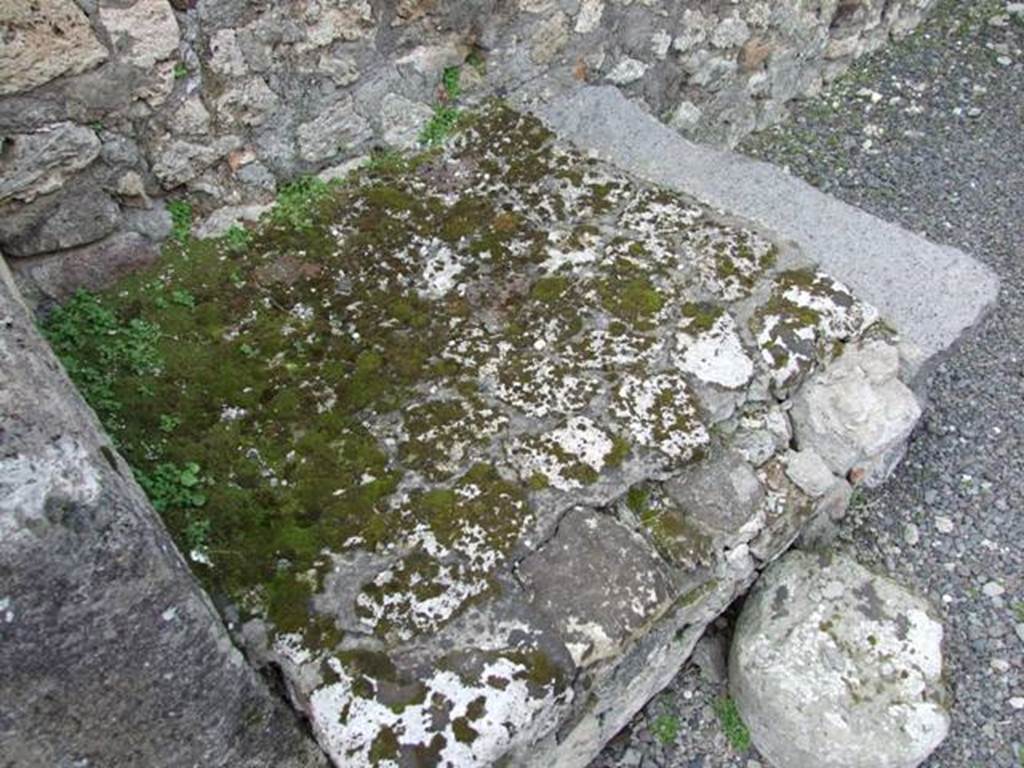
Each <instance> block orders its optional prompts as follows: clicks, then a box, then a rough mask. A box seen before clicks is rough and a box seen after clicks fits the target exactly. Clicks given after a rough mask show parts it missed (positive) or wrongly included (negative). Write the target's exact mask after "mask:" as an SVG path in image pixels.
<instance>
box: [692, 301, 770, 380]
mask: <svg viewBox="0 0 1024 768" xmlns="http://www.w3.org/2000/svg"><path fill="white" fill-rule="evenodd" d="M694 322H695V321H694V319H693V318H688V317H684V318H683V322H682V325H681V332H680V334H679V335H678V336H677V337H676V355H675V364H676V367H677V368H678V369H679V370H681V371H683V372H685V373H689V374H692V375H693V376H696V377H697V378H698V379H700V380H701V381H704V382H707V383H709V384H718V385H719V386H722V387H727V388H729V389H737V388H739V387H742V386H743V385H744V384H746V383H747V382H748V381H750V378H751V377H752V376H753V375H754V362H753V360H751V359H750V357H749V356H748V355H747V353H746V350H744V349H743V342H742V341H741V340H740V336H739V333H738V331H737V329H736V321H735V320H733V319H732V316H731V315H730V314H729V313H728V312H722V313H721V314H720V315H719V316H718V318H717V319H716V320H715V321H714V323H713V324H712V326H711V327H710V328H709V329H707V330H703V331H699V332H696V333H694V332H692V331H690V330H689V329H690V328H691V326H693V325H694Z"/></svg>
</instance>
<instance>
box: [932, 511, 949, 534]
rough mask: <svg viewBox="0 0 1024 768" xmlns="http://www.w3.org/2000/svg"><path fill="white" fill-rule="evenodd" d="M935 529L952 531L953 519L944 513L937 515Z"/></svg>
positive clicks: (946, 531)
mask: <svg viewBox="0 0 1024 768" xmlns="http://www.w3.org/2000/svg"><path fill="white" fill-rule="evenodd" d="M935 530H937V531H938V532H939V533H952V532H953V521H952V520H950V519H949V518H948V517H946V516H945V515H938V516H937V517H936V518H935Z"/></svg>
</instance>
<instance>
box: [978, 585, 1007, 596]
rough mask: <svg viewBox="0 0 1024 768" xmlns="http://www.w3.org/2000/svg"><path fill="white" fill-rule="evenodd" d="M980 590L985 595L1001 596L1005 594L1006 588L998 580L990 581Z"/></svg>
mask: <svg viewBox="0 0 1024 768" xmlns="http://www.w3.org/2000/svg"><path fill="white" fill-rule="evenodd" d="M981 592H982V594H984V595H985V596H986V597H1001V596H1002V595H1004V594H1006V588H1005V587H1003V585H1002V584H1000V583H999V582H998V581H990V582H989V583H988V584H986V585H985V586H983V587H982V588H981Z"/></svg>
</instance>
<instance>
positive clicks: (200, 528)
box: [184, 517, 210, 552]
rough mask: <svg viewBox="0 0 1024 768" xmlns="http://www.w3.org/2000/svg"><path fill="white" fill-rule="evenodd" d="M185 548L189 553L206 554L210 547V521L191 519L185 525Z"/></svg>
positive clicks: (203, 518) (198, 518) (200, 518)
mask: <svg viewBox="0 0 1024 768" xmlns="http://www.w3.org/2000/svg"><path fill="white" fill-rule="evenodd" d="M184 536H185V546H186V547H187V548H188V549H189V551H198V552H205V551H206V549H207V548H208V547H209V546H210V520H209V519H208V518H205V517H190V518H189V521H188V523H187V524H186V525H185V531H184Z"/></svg>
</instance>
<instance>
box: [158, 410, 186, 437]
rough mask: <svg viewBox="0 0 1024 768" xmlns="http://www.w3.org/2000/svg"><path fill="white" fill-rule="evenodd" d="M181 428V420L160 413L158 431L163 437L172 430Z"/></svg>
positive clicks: (171, 415)
mask: <svg viewBox="0 0 1024 768" xmlns="http://www.w3.org/2000/svg"><path fill="white" fill-rule="evenodd" d="M180 426H181V419H179V418H178V417H177V416H175V415H173V414H168V413H162V414H160V431H161V432H163V433H164V434H165V435H169V434H171V432H173V431H174V430H176V429H177V428H178V427H180Z"/></svg>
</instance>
